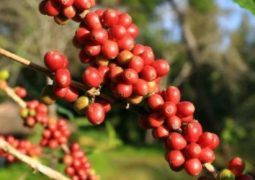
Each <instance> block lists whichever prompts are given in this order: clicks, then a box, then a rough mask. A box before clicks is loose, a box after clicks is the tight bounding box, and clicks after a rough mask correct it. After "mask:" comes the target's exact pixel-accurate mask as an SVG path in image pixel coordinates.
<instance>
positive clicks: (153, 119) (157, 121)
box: [147, 112, 164, 128]
mask: <svg viewBox="0 0 255 180" xmlns="http://www.w3.org/2000/svg"><path fill="white" fill-rule="evenodd" d="M147 120H148V122H147V124H148V125H149V126H150V127H152V128H157V127H159V126H161V125H162V124H163V123H164V118H163V117H162V116H161V115H160V114H159V113H157V112H155V113H151V114H149V116H148V118H147Z"/></svg>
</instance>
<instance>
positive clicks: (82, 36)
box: [75, 27, 90, 44]
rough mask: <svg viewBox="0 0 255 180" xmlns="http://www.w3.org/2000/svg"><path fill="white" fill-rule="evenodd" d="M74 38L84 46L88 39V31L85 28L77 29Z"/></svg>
mask: <svg viewBox="0 0 255 180" xmlns="http://www.w3.org/2000/svg"><path fill="white" fill-rule="evenodd" d="M75 38H76V39H77V41H78V42H79V43H81V44H84V43H85V42H86V41H87V40H88V39H89V38H90V31H89V30H88V29H87V28H85V27H79V29H77V30H76V32H75Z"/></svg>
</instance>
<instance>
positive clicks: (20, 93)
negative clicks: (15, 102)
mask: <svg viewBox="0 0 255 180" xmlns="http://www.w3.org/2000/svg"><path fill="white" fill-rule="evenodd" d="M14 91H15V93H16V94H17V95H18V96H19V97H21V98H24V97H26V96H27V90H26V89H25V88H23V87H19V86H18V87H15V89H14Z"/></svg>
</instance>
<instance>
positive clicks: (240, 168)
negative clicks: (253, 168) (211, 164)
mask: <svg viewBox="0 0 255 180" xmlns="http://www.w3.org/2000/svg"><path fill="white" fill-rule="evenodd" d="M244 169H245V162H244V161H243V160H242V159H241V158H240V157H234V158H232V159H231V160H230V161H229V162H228V165H227V169H224V170H222V171H221V172H220V174H219V179H227V180H254V178H253V177H252V176H250V175H249V174H244Z"/></svg>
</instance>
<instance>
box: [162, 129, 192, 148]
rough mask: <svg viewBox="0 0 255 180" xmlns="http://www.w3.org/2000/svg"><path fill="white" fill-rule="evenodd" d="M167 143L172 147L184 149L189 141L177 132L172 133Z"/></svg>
mask: <svg viewBox="0 0 255 180" xmlns="http://www.w3.org/2000/svg"><path fill="white" fill-rule="evenodd" d="M167 143H168V145H169V147H170V148H171V149H174V150H182V149H184V148H185V147H186V146H187V142H186V140H185V139H184V137H183V136H182V135H181V134H179V133H176V132H173V133H170V135H169V137H168V139H167Z"/></svg>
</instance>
